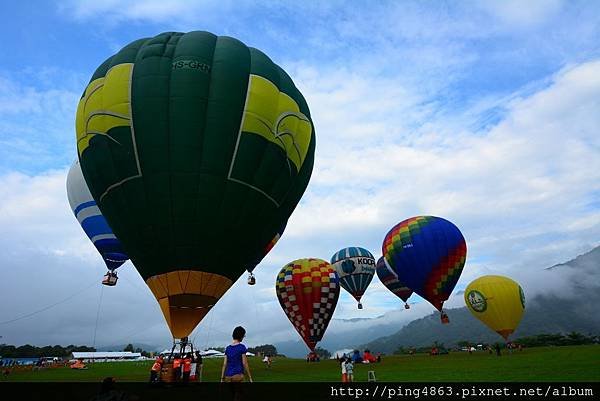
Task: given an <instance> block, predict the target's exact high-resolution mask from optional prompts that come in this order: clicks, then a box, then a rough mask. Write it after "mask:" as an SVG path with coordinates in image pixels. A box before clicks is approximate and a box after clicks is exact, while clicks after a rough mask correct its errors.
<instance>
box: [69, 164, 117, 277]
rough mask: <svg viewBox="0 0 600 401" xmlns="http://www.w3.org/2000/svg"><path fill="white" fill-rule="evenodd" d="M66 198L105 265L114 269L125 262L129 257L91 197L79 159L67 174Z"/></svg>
mask: <svg viewBox="0 0 600 401" xmlns="http://www.w3.org/2000/svg"><path fill="white" fill-rule="evenodd" d="M67 198H68V199H69V205H70V206H71V210H72V211H73V214H74V215H75V218H76V219H77V221H78V222H79V224H80V225H81V228H83V231H84V232H85V234H86V235H87V236H88V238H89V239H90V241H92V243H93V244H94V246H95V247H96V249H97V250H98V252H99V253H100V255H101V256H102V259H103V260H104V263H105V264H106V267H108V269H109V270H115V269H117V268H118V267H119V266H121V265H122V264H123V263H125V262H126V261H127V260H128V259H129V257H128V256H127V254H125V252H124V251H123V247H122V245H121V242H120V241H119V240H118V239H117V237H116V236H115V234H114V233H113V232H112V230H111V229H110V226H109V225H108V223H107V222H106V219H105V218H104V216H103V215H102V213H101V212H100V209H98V206H97V205H96V201H95V200H94V198H92V194H90V190H89V189H88V187H87V184H86V183H85V180H84V178H83V174H82V173H81V166H80V165H79V161H75V163H73V165H72V166H71V168H70V169H69V173H68V174H67Z"/></svg>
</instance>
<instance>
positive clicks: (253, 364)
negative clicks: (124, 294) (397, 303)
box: [0, 345, 600, 382]
mask: <svg viewBox="0 0 600 401" xmlns="http://www.w3.org/2000/svg"><path fill="white" fill-rule="evenodd" d="M248 359H249V361H250V368H251V370H252V374H253V377H254V380H255V381H261V382H270V381H339V380H340V369H339V365H338V364H337V362H336V361H335V360H333V361H329V360H328V361H322V362H319V363H310V364H309V363H306V361H304V360H301V359H290V358H275V359H274V361H273V366H272V367H271V369H267V368H266V367H265V366H264V364H263V363H261V362H260V360H259V359H257V358H248ZM221 364H222V360H221V359H205V364H204V380H206V381H218V379H219V377H220V374H221ZM150 365H151V362H120V363H96V364H89V365H88V366H89V369H88V370H82V371H73V370H71V369H69V368H57V369H48V370H42V371H36V372H18V373H13V374H11V375H9V376H8V377H3V378H1V379H0V380H2V381H7V380H8V381H50V382H54V381H92V382H99V381H100V380H101V379H102V378H104V377H106V376H113V377H115V378H116V380H117V381H120V382H125V381H146V380H148V376H149V370H150ZM369 370H374V371H375V374H376V376H377V380H378V381H390V382H394V381H427V382H430V381H431V382H436V381H440V382H441V381H463V382H464V381H491V382H496V381H595V382H597V381H600V346H598V345H588V346H571V347H544V348H531V349H526V350H524V351H522V352H518V351H515V352H513V354H512V355H508V354H506V353H503V355H502V356H501V357H497V356H496V355H489V354H488V353H487V352H474V353H473V354H468V353H466V352H460V353H458V352H457V353H450V354H448V355H439V356H429V355H421V354H420V355H413V356H409V355H403V356H388V357H384V358H383V361H382V362H381V363H379V364H372V365H356V366H355V380H356V381H366V380H367V371H369Z"/></svg>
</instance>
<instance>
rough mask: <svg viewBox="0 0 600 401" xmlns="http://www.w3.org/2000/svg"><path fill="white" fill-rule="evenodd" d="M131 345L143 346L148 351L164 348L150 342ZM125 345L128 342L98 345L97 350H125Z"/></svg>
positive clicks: (134, 347) (135, 346)
mask: <svg viewBox="0 0 600 401" xmlns="http://www.w3.org/2000/svg"><path fill="white" fill-rule="evenodd" d="M131 345H133V349H138V348H141V349H142V350H144V351H146V352H157V351H158V352H160V351H162V350H163V349H162V348H160V347H157V346H156V345H150V344H142V343H132V344H131ZM125 347H127V344H119V345H105V346H102V347H97V348H96V350H97V351H102V352H108V351H123V350H124V349H125Z"/></svg>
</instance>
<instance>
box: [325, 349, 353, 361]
mask: <svg viewBox="0 0 600 401" xmlns="http://www.w3.org/2000/svg"><path fill="white" fill-rule="evenodd" d="M353 352H354V349H351V348H345V349H339V350H337V351H335V352H332V353H331V357H330V358H329V359H337V358H341V357H342V356H344V355H352V353H353Z"/></svg>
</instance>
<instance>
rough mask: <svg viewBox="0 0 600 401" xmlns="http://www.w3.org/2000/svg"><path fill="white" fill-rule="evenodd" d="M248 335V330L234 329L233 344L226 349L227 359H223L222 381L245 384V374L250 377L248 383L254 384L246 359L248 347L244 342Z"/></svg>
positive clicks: (239, 327)
mask: <svg viewBox="0 0 600 401" xmlns="http://www.w3.org/2000/svg"><path fill="white" fill-rule="evenodd" d="M245 335H246V330H245V329H244V328H243V327H241V326H238V327H236V328H235V329H233V334H232V337H233V342H232V343H231V345H228V346H227V348H225V358H224V359H223V369H222V370H221V381H225V382H243V381H244V372H245V373H246V375H247V376H248V381H250V383H252V375H251V374H250V367H249V366H248V359H247V358H246V351H247V349H246V346H245V345H244V344H242V340H243V339H244V336H245Z"/></svg>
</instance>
